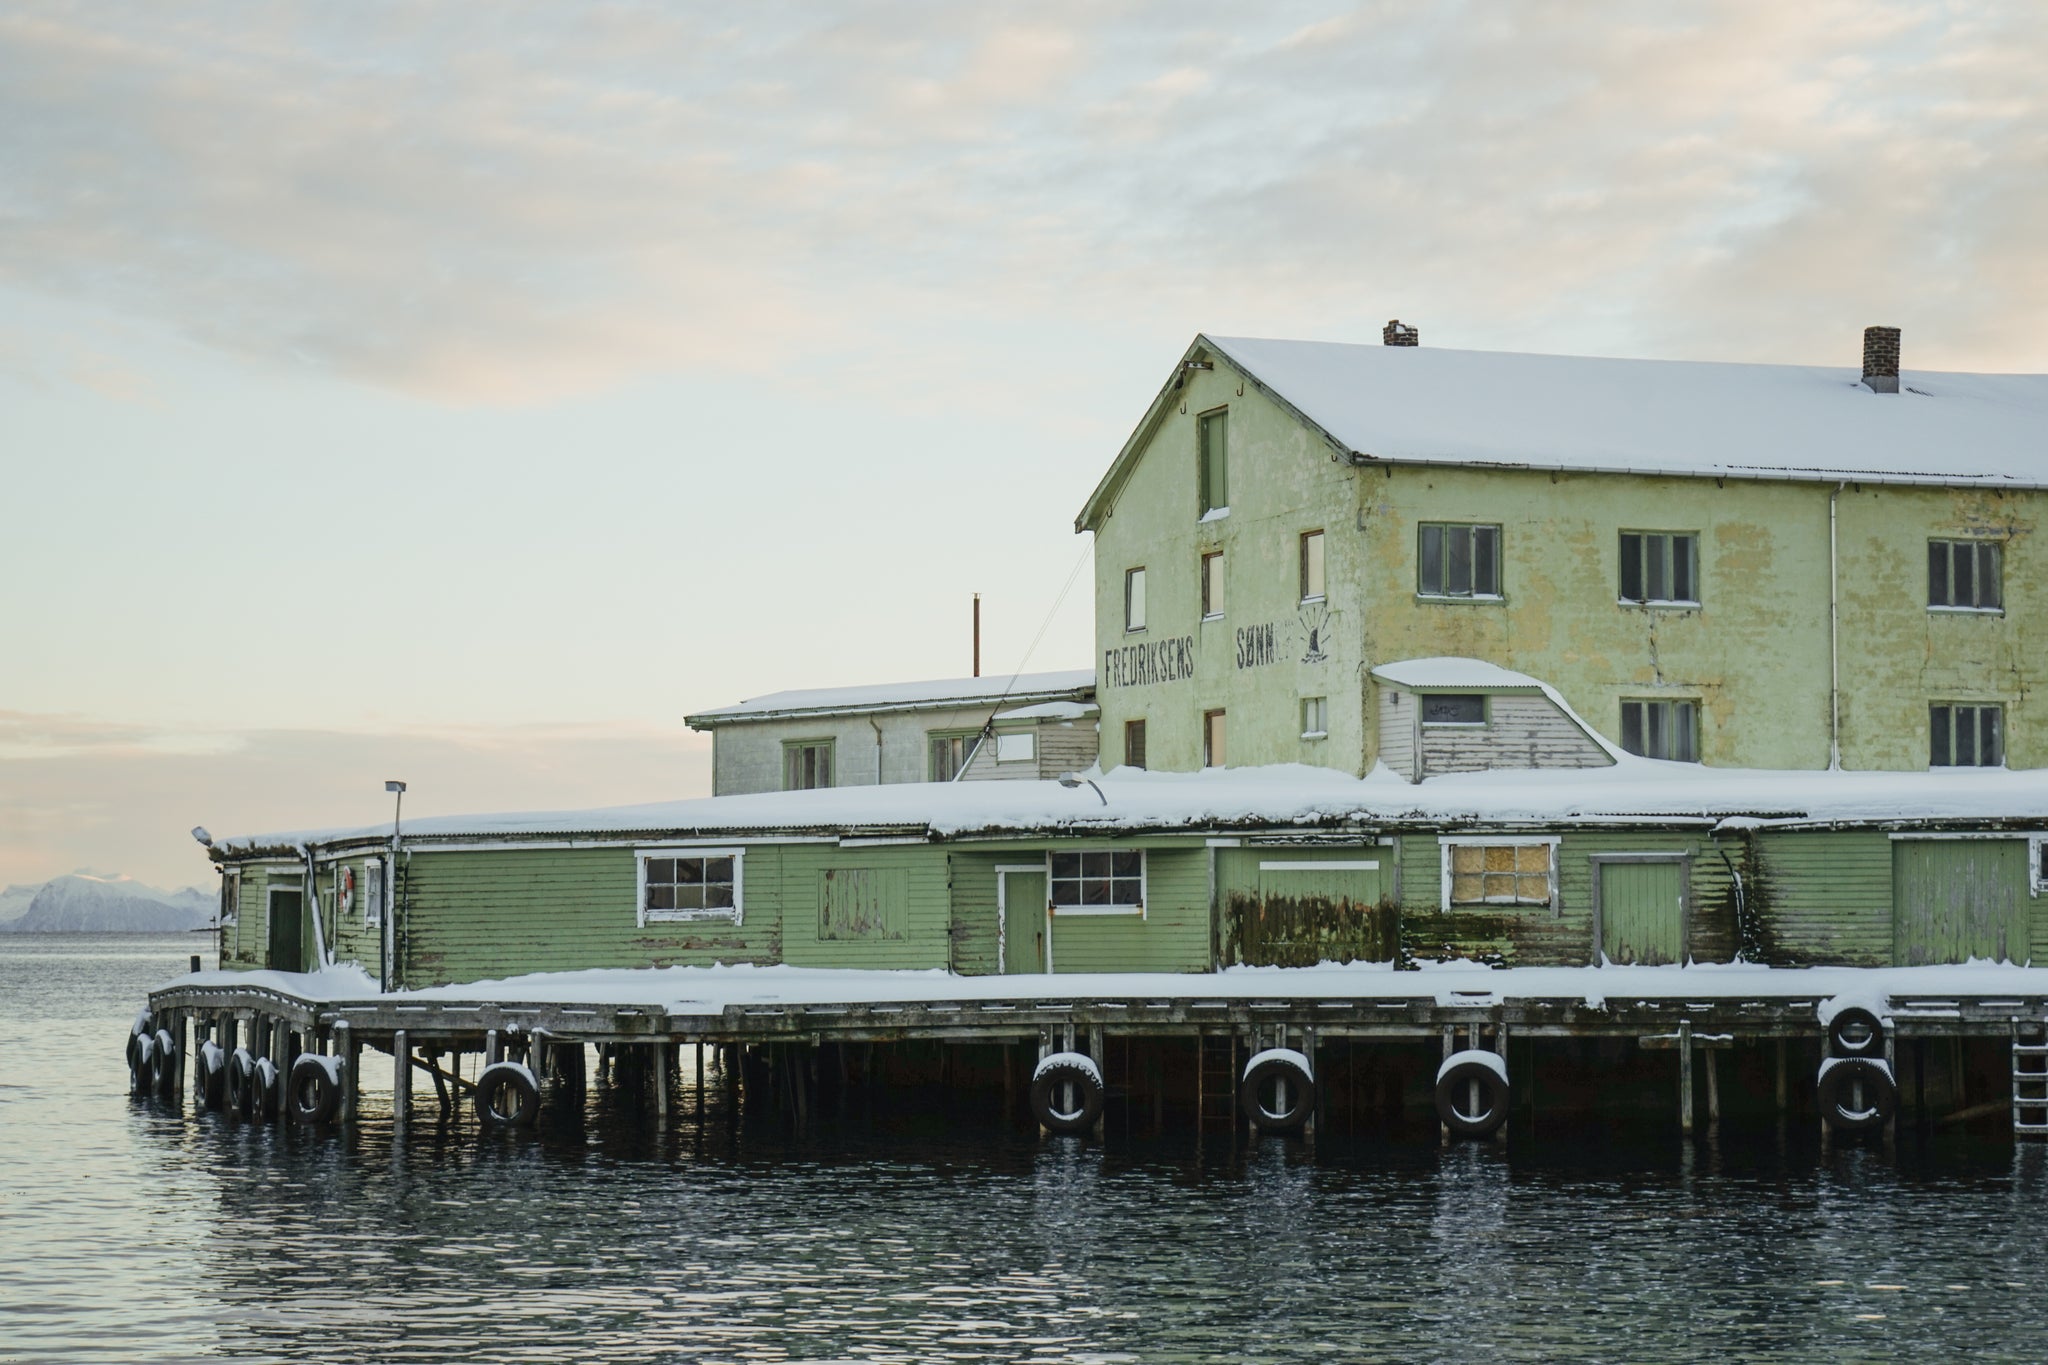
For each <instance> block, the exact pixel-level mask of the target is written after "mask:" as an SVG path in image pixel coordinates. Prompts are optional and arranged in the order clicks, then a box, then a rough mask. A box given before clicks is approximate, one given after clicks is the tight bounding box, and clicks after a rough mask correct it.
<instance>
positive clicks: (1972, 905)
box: [1892, 839, 2032, 967]
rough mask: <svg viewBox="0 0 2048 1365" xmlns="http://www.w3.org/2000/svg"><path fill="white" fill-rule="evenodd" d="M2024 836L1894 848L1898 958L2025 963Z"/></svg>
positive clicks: (1909, 963) (1909, 962) (1909, 842)
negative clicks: (1977, 958) (1983, 959)
mask: <svg viewBox="0 0 2048 1365" xmlns="http://www.w3.org/2000/svg"><path fill="white" fill-rule="evenodd" d="M2031 946H2032V945H2031V944H2030V943H2029V942H2028V934H2027V841H2026V840H2025V839H1900V840H1898V841H1897V842H1896V843H1894V844H1893V845H1892V961H1894V962H1896V963H1898V964H1899V965H1901V966H1906V967H1918V966H1922V965H1924V964H1926V963H1930V962H1967V961H1969V960H1970V959H1971V958H1973V957H1984V958H1991V959H1993V960H1994V961H2012V962H2025V961H2026V960H2027V955H2028V950H2029V948H2030V947H2031Z"/></svg>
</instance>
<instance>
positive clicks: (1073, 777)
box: [1059, 773, 1109, 806]
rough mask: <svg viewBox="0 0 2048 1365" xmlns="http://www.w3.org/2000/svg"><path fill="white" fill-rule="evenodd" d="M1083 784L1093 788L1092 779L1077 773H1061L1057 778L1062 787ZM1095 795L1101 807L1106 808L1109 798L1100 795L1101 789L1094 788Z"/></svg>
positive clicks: (1093, 782)
mask: <svg viewBox="0 0 2048 1365" xmlns="http://www.w3.org/2000/svg"><path fill="white" fill-rule="evenodd" d="M1083 782H1086V783H1087V784H1088V785H1089V786H1091V787H1095V779H1094V778H1092V777H1083V776H1081V774H1079V773H1061V774H1060V776H1059V783H1060V785H1061V786H1062V787H1078V786H1080V785H1081V784H1082V783H1083ZM1095 795H1096V797H1097V798H1098V799H1099V800H1101V802H1102V804H1103V805H1105V806H1106V805H1108V804H1109V798H1108V797H1106V796H1104V795H1103V794H1102V788H1100V787H1095Z"/></svg>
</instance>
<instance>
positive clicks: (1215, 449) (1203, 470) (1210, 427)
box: [1195, 408, 1230, 517]
mask: <svg viewBox="0 0 2048 1365" xmlns="http://www.w3.org/2000/svg"><path fill="white" fill-rule="evenodd" d="M1195 448H1196V451H1195V453H1196V463H1197V464H1198V465H1199V466H1200V468H1199V471H1198V473H1199V478H1200V482H1201V494H1202V515H1203V516H1204V517H1214V516H1222V515H1223V514H1224V513H1226V512H1228V511H1229V510H1230V409H1228V408H1218V409H1216V411H1214V412H1205V413H1203V414H1202V415H1201V416H1200V417H1198V418H1196V419H1195Z"/></svg>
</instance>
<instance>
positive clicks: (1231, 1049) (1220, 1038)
mask: <svg viewBox="0 0 2048 1365" xmlns="http://www.w3.org/2000/svg"><path fill="white" fill-rule="evenodd" d="M1198 1042H1199V1046H1200V1047H1201V1056H1200V1057H1199V1058H1198V1059H1197V1061H1196V1083H1197V1084H1198V1085H1199V1087H1200V1101H1201V1112H1200V1115H1199V1119H1200V1126H1201V1127H1203V1128H1232V1127H1235V1126H1236V1124H1237V1035H1236V1034H1235V1033H1209V1032H1206V1031H1205V1032H1203V1033H1202V1034H1200V1035H1199V1039H1198Z"/></svg>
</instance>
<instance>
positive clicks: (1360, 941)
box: [1216, 843, 1399, 967]
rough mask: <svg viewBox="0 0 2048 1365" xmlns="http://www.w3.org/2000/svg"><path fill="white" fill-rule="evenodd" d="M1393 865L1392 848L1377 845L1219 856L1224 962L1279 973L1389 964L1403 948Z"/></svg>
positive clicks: (1225, 852) (1265, 850)
mask: <svg viewBox="0 0 2048 1365" xmlns="http://www.w3.org/2000/svg"><path fill="white" fill-rule="evenodd" d="M1395 857H1396V850H1395V849H1394V848H1393V847H1391V846H1381V845H1379V844H1377V843H1372V844H1351V845H1345V846H1319V847H1314V848H1284V847H1281V848H1275V847H1258V846H1253V847H1245V848H1227V849H1220V850H1218V851H1217V855H1216V891H1217V902H1218V907H1217V908H1218V914H1219V915H1221V917H1222V923H1221V926H1220V928H1221V934H1222V941H1223V942H1222V956H1223V960H1224V961H1225V962H1226V963H1244V964H1250V965H1258V966H1275V967H1308V966H1314V965H1315V964H1316V963H1319V962H1391V961H1392V960H1393V959H1394V957H1395V954H1396V950H1397V948H1398V946H1399V945H1398V925H1399V914H1398V911H1397V910H1396V908H1395V906H1394V902H1393V895H1392V888H1393V884H1394V866H1393V864H1394V859H1395ZM1368 863H1372V864H1377V866H1374V867H1370V868H1369V867H1367V866H1366V864H1368ZM1268 864H1272V865H1274V866H1271V867H1268V866H1267V865H1268ZM1338 864H1343V866H1341V867H1340V866H1337V865H1338ZM1283 865H1284V866H1283ZM1289 869H1295V870H1289Z"/></svg>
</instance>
